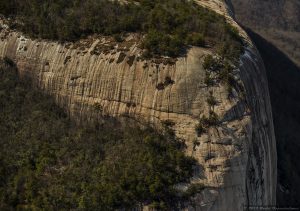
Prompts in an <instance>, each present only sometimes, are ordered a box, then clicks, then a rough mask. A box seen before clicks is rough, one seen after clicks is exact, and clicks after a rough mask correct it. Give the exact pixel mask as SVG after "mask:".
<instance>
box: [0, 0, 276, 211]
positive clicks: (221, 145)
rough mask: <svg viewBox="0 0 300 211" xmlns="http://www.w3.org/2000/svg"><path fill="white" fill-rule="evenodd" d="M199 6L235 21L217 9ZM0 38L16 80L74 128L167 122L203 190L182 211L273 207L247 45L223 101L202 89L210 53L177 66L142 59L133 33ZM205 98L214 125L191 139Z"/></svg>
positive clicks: (264, 95) (218, 87)
mask: <svg viewBox="0 0 300 211" xmlns="http://www.w3.org/2000/svg"><path fill="white" fill-rule="evenodd" d="M197 2H199V3H200V4H203V5H204V6H209V7H210V8H211V9H214V10H216V11H217V12H219V13H224V14H226V15H227V19H228V21H230V22H232V24H236V23H235V22H234V21H233V20H232V19H231V18H230V16H229V15H228V13H225V12H226V11H227V9H226V8H227V7H226V5H224V4H223V3H220V2H219V1H197ZM216 3H217V5H216ZM218 8H219V9H218ZM236 26H237V25H236ZM240 32H241V34H242V36H244V37H245V40H248V38H247V36H246V34H245V33H244V32H243V31H242V30H241V29H240ZM0 36H1V39H0V56H1V57H4V56H7V57H9V58H11V59H13V60H14V61H15V62H16V64H17V66H18V68H19V71H20V74H21V75H25V74H26V75H30V76H31V77H32V78H33V80H34V82H35V84H36V85H37V86H38V87H39V88H40V89H42V90H44V91H45V92H47V93H49V94H50V95H52V96H54V98H55V99H56V102H57V103H58V104H59V105H60V106H62V107H63V108H65V109H66V110H67V111H68V112H69V114H70V116H71V117H72V118H74V119H76V120H78V121H80V120H82V119H90V118H93V117H101V116H105V115H110V116H115V117H129V118H133V119H136V120H138V121H141V122H150V123H153V124H154V125H157V126H158V127H160V125H161V122H162V121H163V120H172V121H173V122H174V123H175V125H174V126H173V129H174V130H175V132H176V135H177V136H178V137H179V138H182V139H184V140H185V142H186V144H187V149H186V153H187V154H188V155H191V156H193V157H195V158H196V160H197V161H198V165H197V166H196V167H195V173H194V177H193V179H192V183H200V184H203V185H204V187H205V189H204V190H203V191H202V192H201V193H199V194H197V195H196V196H195V197H193V199H192V202H193V203H191V204H187V205H186V209H187V210H222V211H223V210H224V211H225V210H228V211H233V210H243V208H244V206H248V205H272V204H275V190H276V148H275V138H274V131H273V122H272V113H271V107H270V100H269V94H268V89H267V87H268V86H267V81H266V76H265V70H264V65H263V62H262V60H261V58H260V56H259V54H258V52H257V51H256V49H255V47H254V46H253V45H252V44H251V42H250V41H246V42H247V43H248V44H247V45H248V47H245V53H244V54H243V55H241V57H240V65H239V67H237V68H236V69H235V70H234V77H235V80H236V83H237V85H238V86H237V87H235V88H234V89H233V94H232V96H231V97H228V91H227V89H226V86H225V85H223V84H222V83H220V82H217V81H215V83H214V85H213V86H210V87H208V86H207V85H206V84H205V83H204V79H205V70H204V69H203V67H202V64H203V60H204V57H205V56H206V55H208V54H213V52H212V51H211V50H210V49H208V48H196V47H192V48H191V49H189V50H188V52H187V55H186V56H185V57H180V58H177V59H148V60H145V59H142V56H141V53H142V50H141V49H140V48H139V45H140V37H139V35H137V34H131V35H128V36H127V38H126V41H124V42H123V43H116V42H114V41H113V40H112V39H111V38H109V37H101V36H93V37H90V38H88V39H85V40H81V41H80V42H77V43H73V44H72V43H66V44H59V43H57V42H50V41H44V40H32V39H29V38H25V37H24V36H22V35H21V34H20V33H18V32H12V31H10V30H8V29H3V30H2V31H1V34H0ZM211 94H212V95H213V96H214V97H215V98H216V100H217V105H215V106H214V107H213V110H214V112H215V113H216V114H217V115H218V117H219V120H220V124H218V125H215V126H212V127H210V128H208V130H207V131H206V133H204V134H202V135H201V136H200V137H198V135H197V133H196V131H195V127H196V125H197V124H198V122H199V119H200V117H203V116H208V115H209V110H210V107H209V105H208V103H207V98H208V97H209V95H211ZM188 186H189V184H182V185H181V188H183V189H184V188H187V187H188Z"/></svg>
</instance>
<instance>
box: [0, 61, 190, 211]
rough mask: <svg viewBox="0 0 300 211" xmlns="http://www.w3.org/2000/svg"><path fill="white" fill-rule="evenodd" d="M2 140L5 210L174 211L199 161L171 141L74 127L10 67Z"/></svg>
mask: <svg viewBox="0 0 300 211" xmlns="http://www.w3.org/2000/svg"><path fill="white" fill-rule="evenodd" d="M0 134H1V139H0V145H1V147H0V210H10V209H11V210H19V209H28V210H70V209H73V210H78V209H80V210H81V209H82V210H105V211H106V210H116V209H118V208H132V207H134V206H139V205H141V204H147V205H151V206H153V207H156V208H159V209H162V210H164V209H169V210H170V209H174V207H177V206H179V203H180V201H181V200H183V198H182V197H186V198H188V196H187V194H189V193H188V192H187V193H182V194H180V195H178V193H179V191H178V190H175V189H174V185H176V184H177V183H180V182H186V181H188V180H189V179H190V177H191V176H192V165H193V164H194V160H193V159H192V158H190V157H187V156H185V155H184V153H183V152H182V148H183V147H184V144H183V143H182V142H181V141H179V140H177V139H176V138H175V137H174V136H173V134H172V133H170V132H168V135H167V136H166V135H161V134H159V133H157V132H156V131H154V130H153V129H151V128H146V129H141V128H138V127H137V126H132V127H129V128H122V127H121V126H120V125H118V124H115V123H112V121H106V122H105V124H100V123H97V122H95V123H94V124H92V125H89V126H81V127H78V126H75V125H73V124H72V122H71V121H70V120H69V119H68V118H67V116H66V115H65V113H64V112H63V111H62V110H61V109H59V108H58V107H57V106H56V105H55V104H54V102H53V101H52V99H51V98H50V97H48V96H45V95H43V94H41V93H40V92H38V91H34V90H32V88H31V85H30V84H29V83H28V81H27V82H24V81H23V80H20V79H18V76H17V71H16V69H15V67H13V63H12V62H11V61H10V60H9V59H7V61H6V64H5V65H0ZM177 202H178V203H177Z"/></svg>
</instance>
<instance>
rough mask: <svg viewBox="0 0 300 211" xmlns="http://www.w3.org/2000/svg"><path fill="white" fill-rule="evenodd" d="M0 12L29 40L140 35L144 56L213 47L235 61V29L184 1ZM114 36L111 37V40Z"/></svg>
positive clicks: (4, 6) (71, 4)
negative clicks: (98, 35) (10, 19)
mask: <svg viewBox="0 0 300 211" xmlns="http://www.w3.org/2000/svg"><path fill="white" fill-rule="evenodd" d="M0 13H2V14H4V15H5V16H6V17H12V19H13V20H17V21H12V24H11V26H12V27H16V28H17V29H21V30H22V31H24V32H25V33H27V34H29V35H30V36H32V37H40V38H46V39H54V40H61V41H74V40H77V39H80V38H82V37H85V36H87V35H90V34H104V35H115V36H114V37H117V38H118V39H117V40H121V39H119V38H120V37H121V36H119V35H120V34H122V33H126V32H141V33H143V34H145V38H144V40H143V47H144V48H145V49H147V51H146V53H145V55H146V56H149V57H151V56H155V55H167V56H172V57H176V56H179V55H180V54H182V53H183V52H184V49H185V48H186V47H187V46H189V45H195V46H202V47H203V46H210V47H212V46H217V47H218V48H219V49H222V51H224V54H225V55H226V56H228V57H231V58H236V57H238V56H239V55H240V51H241V38H240V36H239V33H238V31H237V29H235V28H234V27H233V26H231V25H230V24H228V23H227V22H226V20H225V18H224V17H223V16H221V15H218V14H217V13H215V12H213V11H211V10H209V9H205V8H203V7H201V6H199V5H197V4H196V3H195V2H194V1H189V0H164V1H161V0H136V1H133V0H132V1H127V3H119V2H118V1H111V0H86V1H79V0H51V1H50V0H44V1H39V0H27V1H24V0H14V1H10V0H0ZM116 35H117V36H116Z"/></svg>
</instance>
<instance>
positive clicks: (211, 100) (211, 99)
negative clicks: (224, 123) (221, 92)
mask: <svg viewBox="0 0 300 211" xmlns="http://www.w3.org/2000/svg"><path fill="white" fill-rule="evenodd" d="M206 102H207V104H208V105H209V106H210V107H214V106H216V105H217V103H218V101H217V100H216V98H215V97H214V96H213V95H212V93H210V95H209V96H208V98H207V99H206Z"/></svg>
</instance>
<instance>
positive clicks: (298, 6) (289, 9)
mask: <svg viewBox="0 0 300 211" xmlns="http://www.w3.org/2000/svg"><path fill="white" fill-rule="evenodd" d="M231 2H232V4H233V6H234V8H235V9H234V12H235V17H236V19H237V20H238V21H239V22H240V23H241V24H243V25H244V26H245V27H248V28H251V30H253V31H254V32H256V33H258V34H259V35H260V36H262V37H263V38H264V39H266V40H268V41H270V42H271V43H272V44H273V45H275V46H276V47H277V48H278V49H280V50H281V51H283V52H284V53H285V54H286V55H288V57H289V58H290V59H291V60H292V61H293V62H294V63H296V64H297V65H298V66H299V67H300V1H298V0H288V1H285V0H264V1H260V0H231Z"/></svg>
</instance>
